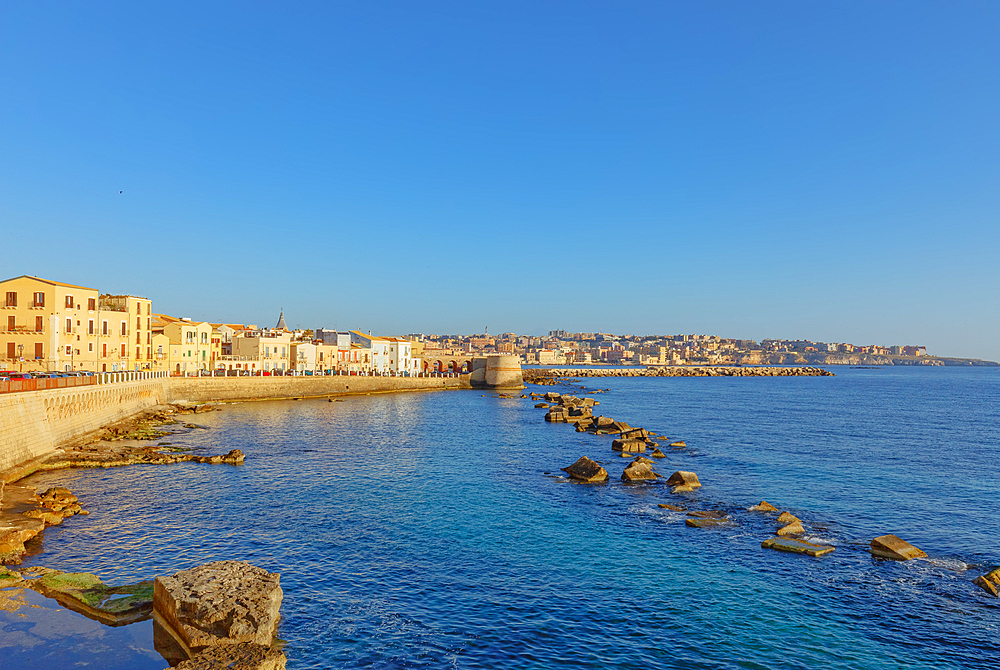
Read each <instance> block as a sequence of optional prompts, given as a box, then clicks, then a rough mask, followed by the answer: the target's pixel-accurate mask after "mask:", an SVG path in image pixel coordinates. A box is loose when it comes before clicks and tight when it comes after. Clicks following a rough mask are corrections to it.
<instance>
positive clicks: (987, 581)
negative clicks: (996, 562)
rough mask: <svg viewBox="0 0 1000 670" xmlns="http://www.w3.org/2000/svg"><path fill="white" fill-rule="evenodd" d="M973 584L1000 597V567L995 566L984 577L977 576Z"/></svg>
mask: <svg viewBox="0 0 1000 670" xmlns="http://www.w3.org/2000/svg"><path fill="white" fill-rule="evenodd" d="M972 583H973V584H975V585H976V586H978V587H980V588H982V589H983V590H984V591H986V592H987V593H989V594H990V595H992V596H994V597H1000V568H993V569H992V570H990V571H989V572H987V573H986V574H985V575H983V576H982V577H976V578H975V579H974V580H973V581H972Z"/></svg>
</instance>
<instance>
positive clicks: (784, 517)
mask: <svg viewBox="0 0 1000 670" xmlns="http://www.w3.org/2000/svg"><path fill="white" fill-rule="evenodd" d="M796 521H801V519H800V518H799V517H797V516H795V515H794V514H792V513H791V512H782V513H781V514H779V515H778V523H780V524H781V525H783V526H784V525H787V524H790V523H795V522H796Z"/></svg>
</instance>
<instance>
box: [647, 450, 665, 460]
mask: <svg viewBox="0 0 1000 670" xmlns="http://www.w3.org/2000/svg"><path fill="white" fill-rule="evenodd" d="M650 455H651V456H652V457H653V458H666V457H667V455H666V454H665V453H663V452H662V451H660V450H659V449H653V453H652V454H650Z"/></svg>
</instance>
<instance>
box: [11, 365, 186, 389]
mask: <svg viewBox="0 0 1000 670" xmlns="http://www.w3.org/2000/svg"><path fill="white" fill-rule="evenodd" d="M167 376H168V375H167V373H166V372H153V371H149V370H146V371H142V372H135V371H133V372H95V373H94V374H93V375H88V376H86V377H41V378H38V379H11V380H9V381H5V382H0V393H17V392H20V391H47V390H49V389H66V388H75V387H79V386H104V385H107V384H122V383H125V382H138V381H143V380H146V379H165V378H166V377H167Z"/></svg>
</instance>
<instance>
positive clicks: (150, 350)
mask: <svg viewBox="0 0 1000 670" xmlns="http://www.w3.org/2000/svg"><path fill="white" fill-rule="evenodd" d="M151 358H153V347H146V359H147V360H149V359H151Z"/></svg>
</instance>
